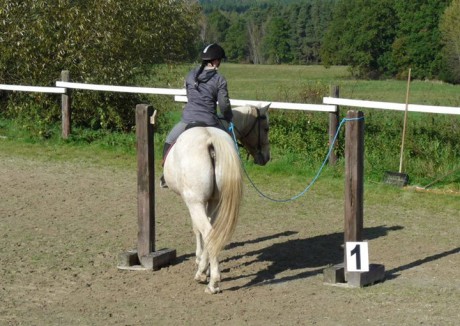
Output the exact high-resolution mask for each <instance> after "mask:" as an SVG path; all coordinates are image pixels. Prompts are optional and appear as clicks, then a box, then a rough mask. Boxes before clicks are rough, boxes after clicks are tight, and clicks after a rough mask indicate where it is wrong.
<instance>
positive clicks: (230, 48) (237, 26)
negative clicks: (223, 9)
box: [223, 16, 249, 62]
mask: <svg viewBox="0 0 460 326" xmlns="http://www.w3.org/2000/svg"><path fill="white" fill-rule="evenodd" d="M223 46H224V48H225V52H226V55H227V57H228V58H229V60H231V61H234V62H248V60H249V46H248V31H247V25H246V20H244V19H243V18H242V17H240V16H237V17H235V18H234V21H233V22H232V23H231V25H230V27H229V28H228V30H227V36H226V38H225V42H224V43H223Z"/></svg>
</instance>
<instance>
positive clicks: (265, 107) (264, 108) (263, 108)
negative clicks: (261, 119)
mask: <svg viewBox="0 0 460 326" xmlns="http://www.w3.org/2000/svg"><path fill="white" fill-rule="evenodd" d="M270 105H271V103H268V104H267V105H265V106H263V107H261V108H260V113H261V114H262V115H264V114H265V113H267V111H268V108H269V107H270Z"/></svg>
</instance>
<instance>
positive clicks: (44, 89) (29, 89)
mask: <svg viewBox="0 0 460 326" xmlns="http://www.w3.org/2000/svg"><path fill="white" fill-rule="evenodd" d="M0 89H3V90H6V91H19V92H33V93H55V94H64V93H65V89H63V88H60V87H42V86H21V85H4V84H0Z"/></svg>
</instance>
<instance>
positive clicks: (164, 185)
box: [160, 143, 171, 188]
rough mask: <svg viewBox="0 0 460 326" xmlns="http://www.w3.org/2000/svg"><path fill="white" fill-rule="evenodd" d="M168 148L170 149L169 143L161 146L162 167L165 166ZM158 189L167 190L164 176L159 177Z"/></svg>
mask: <svg viewBox="0 0 460 326" xmlns="http://www.w3.org/2000/svg"><path fill="white" fill-rule="evenodd" d="M170 147H171V144H170V143H165V144H164V145H163V161H162V162H161V166H162V167H163V166H164V165H165V159H166V154H168V151H169V148H170ZM160 187H161V188H168V185H167V184H166V180H165V176H164V174H162V175H161V177H160Z"/></svg>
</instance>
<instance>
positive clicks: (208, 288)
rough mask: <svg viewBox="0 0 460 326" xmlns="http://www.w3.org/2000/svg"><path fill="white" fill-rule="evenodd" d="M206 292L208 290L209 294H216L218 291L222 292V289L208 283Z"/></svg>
mask: <svg viewBox="0 0 460 326" xmlns="http://www.w3.org/2000/svg"><path fill="white" fill-rule="evenodd" d="M204 292H206V293H207V294H216V293H220V292H222V291H221V290H220V288H219V287H216V288H215V287H211V286H209V285H208V286H207V287H206V289H205V290H204Z"/></svg>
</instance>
